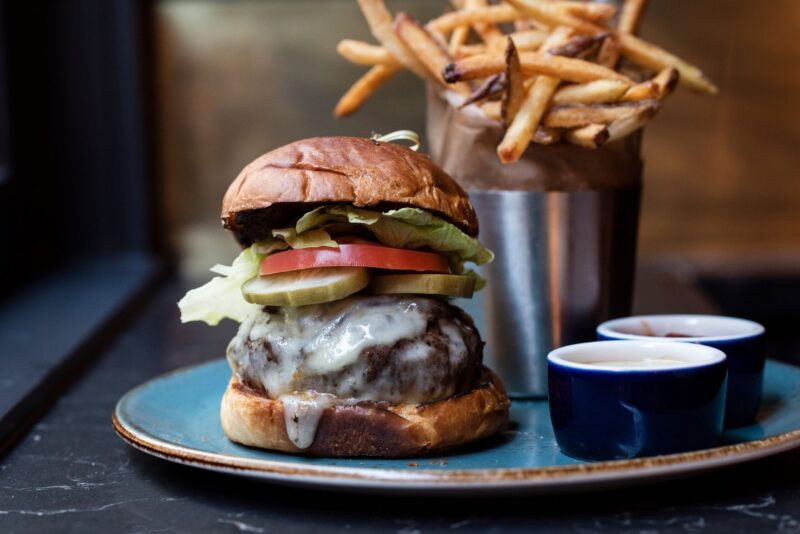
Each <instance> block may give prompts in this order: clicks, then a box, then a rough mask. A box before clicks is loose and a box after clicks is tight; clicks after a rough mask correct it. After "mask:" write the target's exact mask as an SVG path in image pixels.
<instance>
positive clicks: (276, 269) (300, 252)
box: [260, 243, 450, 276]
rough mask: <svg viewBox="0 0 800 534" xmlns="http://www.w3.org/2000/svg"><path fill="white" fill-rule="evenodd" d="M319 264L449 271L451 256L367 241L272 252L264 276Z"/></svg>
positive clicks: (264, 268)
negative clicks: (373, 243)
mask: <svg viewBox="0 0 800 534" xmlns="http://www.w3.org/2000/svg"><path fill="white" fill-rule="evenodd" d="M316 267H370V268H373V269H389V270H393V271H421V272H430V273H449V272H450V267H449V266H448V264H447V259H446V258H445V257H444V256H442V255H441V254H436V253H435V252H420V251H418V250H406V249H402V248H393V247H385V246H383V245H372V244H364V243H354V244H340V245H339V248H338V249H335V248H333V247H313V248H301V249H297V250H285V251H283V252H278V253H276V254H271V255H269V256H267V257H265V258H264V259H263V260H261V271H260V274H261V275H262V276H266V275H269V274H277V273H285V272H288V271H299V270H302V269H314V268H316Z"/></svg>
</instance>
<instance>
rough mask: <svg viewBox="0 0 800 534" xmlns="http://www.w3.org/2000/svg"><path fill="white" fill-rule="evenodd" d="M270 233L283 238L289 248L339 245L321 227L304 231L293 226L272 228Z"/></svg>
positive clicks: (335, 246) (336, 246)
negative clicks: (278, 228)
mask: <svg viewBox="0 0 800 534" xmlns="http://www.w3.org/2000/svg"><path fill="white" fill-rule="evenodd" d="M272 235H273V236H274V237H277V238H280V239H283V240H284V241H285V242H286V244H287V245H288V246H290V247H291V248H311V247H334V248H338V247H339V244H338V243H337V242H336V241H334V240H333V239H331V236H330V234H329V233H328V232H326V231H325V230H323V229H322V228H314V229H312V230H306V231H305V232H300V231H298V230H296V229H295V228H282V229H280V230H273V231H272Z"/></svg>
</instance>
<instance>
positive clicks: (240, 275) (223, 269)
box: [178, 246, 264, 326]
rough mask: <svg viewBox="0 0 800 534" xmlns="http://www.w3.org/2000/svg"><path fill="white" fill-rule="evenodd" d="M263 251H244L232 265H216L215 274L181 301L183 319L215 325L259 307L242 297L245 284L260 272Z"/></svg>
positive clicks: (243, 315) (241, 319)
mask: <svg viewBox="0 0 800 534" xmlns="http://www.w3.org/2000/svg"><path fill="white" fill-rule="evenodd" d="M263 257H264V254H259V253H258V252H256V247H255V246H253V247H250V248H247V249H245V250H243V251H242V253H241V254H239V256H238V257H237V258H236V259H235V260H233V264H232V265H215V266H214V267H212V268H211V271H212V272H214V273H217V274H220V275H222V276H215V277H214V278H212V279H211V281H210V282H208V283H207V284H206V285H204V286H202V287H198V288H196V289H192V290H191V291H189V292H188V293H186V295H185V296H184V297H183V298H182V299H181V300H180V301H179V302H178V308H179V309H180V311H181V322H183V323H187V322H189V321H203V322H205V323H206V324H209V325H211V326H215V325H217V324H219V322H220V321H221V320H222V319H233V320H234V321H237V322H240V323H241V322H242V321H243V320H244V319H245V317H247V316H248V315H249V314H250V313H252V312H253V311H254V310H258V309H259V308H260V306H259V305H257V304H251V303H249V302H247V301H246V300H244V297H243V296H242V284H244V283H245V282H247V281H248V280H250V279H251V278H253V277H254V276H257V275H258V269H259V267H260V265H261V259H262V258H263Z"/></svg>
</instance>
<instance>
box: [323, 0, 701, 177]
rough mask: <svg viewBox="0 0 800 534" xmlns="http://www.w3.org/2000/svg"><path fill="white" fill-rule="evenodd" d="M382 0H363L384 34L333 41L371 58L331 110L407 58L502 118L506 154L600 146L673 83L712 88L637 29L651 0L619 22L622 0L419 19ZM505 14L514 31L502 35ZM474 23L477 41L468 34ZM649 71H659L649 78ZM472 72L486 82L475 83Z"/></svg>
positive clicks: (500, 0)
mask: <svg viewBox="0 0 800 534" xmlns="http://www.w3.org/2000/svg"><path fill="white" fill-rule="evenodd" d="M384 1H385V0H358V4H359V7H360V8H361V11H362V12H363V14H364V16H365V18H366V19H367V22H368V24H369V26H370V30H371V31H372V34H373V35H374V36H375V38H376V39H377V41H378V43H379V45H372V44H369V43H366V42H363V41H357V40H353V39H344V40H342V41H341V42H340V43H339V45H338V46H337V51H338V53H339V54H340V55H341V56H342V57H344V58H345V59H347V60H349V61H350V62H352V63H356V64H360V65H368V66H370V67H371V68H370V70H369V71H368V72H366V73H365V74H364V75H363V76H362V77H361V78H360V79H359V80H357V81H356V82H355V83H354V84H353V86H352V87H351V88H350V89H349V90H348V91H347V93H345V94H344V95H343V96H342V97H341V99H340V100H339V102H338V104H337V106H336V108H335V114H336V115H337V116H343V115H347V114H349V113H352V112H354V111H356V110H357V109H358V108H359V107H360V106H361V105H362V104H363V102H364V101H365V100H366V99H367V98H369V97H370V95H372V94H373V93H374V92H375V91H376V90H378V88H379V87H380V86H381V85H382V84H383V83H385V82H386V81H387V80H388V79H389V78H391V77H392V76H393V75H394V74H395V73H396V72H397V71H398V70H400V69H401V68H407V69H409V70H411V71H413V72H414V73H416V74H417V75H419V76H420V77H422V78H423V79H425V80H426V81H428V82H432V83H438V84H442V82H445V83H446V84H448V85H447V86H448V87H449V88H452V89H453V90H455V91H456V92H458V93H460V94H462V95H464V98H463V99H461V102H462V104H461V105H460V106H459V108H464V107H466V106H470V105H477V106H478V108H480V109H481V110H482V112H483V113H484V114H485V115H486V117H488V118H489V119H492V120H496V121H501V122H503V123H504V124H505V125H506V131H505V133H504V137H503V139H502V142H501V143H500V144H499V145H498V147H497V154H498V156H499V158H500V160H501V161H502V162H503V163H509V162H512V161H517V160H518V159H519V158H520V157H521V156H522V154H523V153H524V151H525V150H526V148H527V147H528V146H529V144H530V143H531V142H535V143H539V144H552V143H557V142H559V141H563V142H569V143H572V144H574V145H577V146H581V147H588V148H598V147H600V146H602V145H603V144H604V143H608V142H612V141H614V140H617V139H621V138H623V137H625V136H627V135H630V134H631V133H632V132H635V131H636V130H637V129H639V128H641V127H642V126H643V125H644V124H645V123H646V122H647V121H648V120H649V119H650V118H651V117H653V116H654V115H655V114H656V113H657V111H658V110H659V108H660V106H661V101H662V100H664V99H665V98H666V97H667V96H669V95H670V94H671V93H672V92H673V91H674V89H675V87H676V85H677V84H678V83H681V84H683V85H686V86H687V87H689V88H692V89H695V90H698V91H702V92H707V93H711V94H715V93H716V92H717V88H716V86H715V85H714V84H713V83H712V82H711V81H710V80H709V79H707V78H706V77H705V75H704V74H703V73H702V72H701V70H700V69H699V68H698V67H696V66H694V65H692V64H690V63H688V62H686V61H684V60H683V59H681V58H679V57H677V56H675V55H673V54H671V53H669V52H667V51H665V50H663V49H661V48H659V47H658V46H656V45H654V44H652V43H649V42H647V41H645V40H643V39H640V38H638V37H636V36H635V35H634V34H635V32H636V31H637V29H638V25H639V22H640V19H641V17H642V14H643V11H644V8H645V6H646V3H647V0H623V5H622V8H621V10H619V17H618V24H617V27H616V28H613V27H612V28H610V27H609V25H610V21H611V20H612V18H614V15H616V14H617V9H616V8H615V7H614V6H613V5H612V4H611V3H609V2H602V1H594V0H590V1H585V0H450V3H451V4H453V6H455V8H456V10H455V11H453V12H450V13H446V14H444V15H441V16H439V17H437V18H434V19H433V20H431V21H429V22H428V23H427V24H426V25H424V26H423V25H421V24H420V23H418V22H417V21H415V20H414V19H413V18H411V17H409V16H408V15H406V14H403V13H400V14H398V16H397V17H395V18H394V19H392V15H391V14H390V12H389V10H388V9H387V8H386V5H385V3H384ZM509 23H513V26H514V31H513V32H511V33H508V34H507V35H506V34H505V31H506V30H505V28H507V27H508V25H510V24H509ZM501 28H502V29H501ZM473 32H474V34H475V35H477V36H478V37H480V39H481V41H482V42H480V43H479V44H472V43H471V42H470V37H469V36H470V34H471V33H473ZM468 43H469V44H468ZM623 56H624V58H625V59H626V60H627V61H623V62H622V63H621V64H619V59H620V57H623ZM588 58H591V59H588ZM647 71H652V72H657V74H656V75H654V76H653V77H652V79H649V80H644V79H643V78H644V76H645V73H646V72H647ZM470 80H479V81H480V82H481V83H480V86H479V87H477V89H474V90H472V86H471V84H469V83H467V82H469V81H470ZM634 80H635V81H634ZM562 84H564V85H562ZM476 85H477V84H476ZM559 86H561V87H560V88H559ZM498 95H500V96H501V98H498ZM491 99H494V100H491ZM467 112H469V113H471V112H470V111H467Z"/></svg>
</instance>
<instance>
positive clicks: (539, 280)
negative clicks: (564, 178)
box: [460, 187, 641, 397]
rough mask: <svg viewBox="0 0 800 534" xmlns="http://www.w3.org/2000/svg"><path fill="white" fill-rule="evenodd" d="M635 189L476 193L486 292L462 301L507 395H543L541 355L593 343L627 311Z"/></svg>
mask: <svg viewBox="0 0 800 534" xmlns="http://www.w3.org/2000/svg"><path fill="white" fill-rule="evenodd" d="M640 198H641V187H628V188H621V189H604V190H591V191H574V192H524V191H474V192H470V199H471V200H472V203H473V205H474V206H475V209H476V211H477V213H478V217H479V220H480V223H481V242H483V243H484V244H486V245H487V246H488V247H489V248H491V249H492V250H493V251H494V252H495V254H496V258H495V261H494V262H492V263H491V264H489V265H487V266H485V267H483V268H482V269H481V272H482V275H483V276H484V277H485V278H486V279H487V281H488V284H487V286H486V289H484V290H483V291H480V292H478V293H476V295H475V298H474V299H473V300H472V302H470V301H464V302H462V303H460V305H462V306H463V307H464V308H465V309H466V310H467V311H468V312H470V313H471V314H472V315H473V318H474V319H475V321H476V323H477V326H478V328H479V329H480V332H481V334H482V335H483V336H484V339H485V340H486V351H485V353H484V358H485V361H486V364H487V365H488V366H489V367H491V368H492V369H493V370H494V371H495V372H497V373H498V374H499V376H500V378H501V379H502V380H503V383H504V384H505V386H506V388H507V390H508V392H509V394H510V395H511V396H514V397H544V396H546V395H547V354H548V353H549V352H550V351H551V350H553V349H555V348H558V347H561V346H564V345H569V344H572V343H579V342H583V341H592V340H594V337H595V332H594V330H595V327H596V326H597V325H598V324H600V323H601V322H603V321H605V320H607V319H609V318H612V317H619V316H624V315H629V313H630V306H631V299H632V293H633V276H634V264H635V260H636V236H637V228H638V220H639V204H640Z"/></svg>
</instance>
